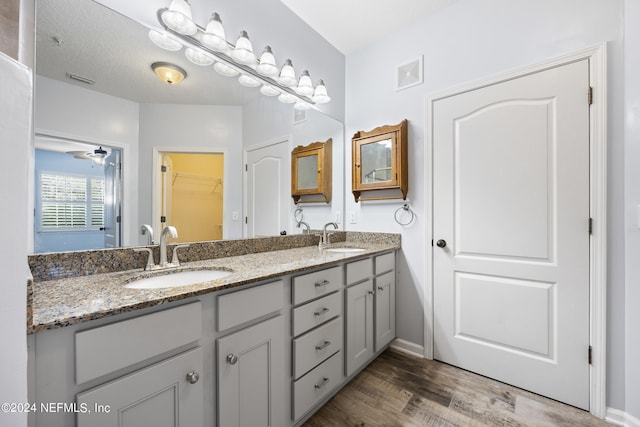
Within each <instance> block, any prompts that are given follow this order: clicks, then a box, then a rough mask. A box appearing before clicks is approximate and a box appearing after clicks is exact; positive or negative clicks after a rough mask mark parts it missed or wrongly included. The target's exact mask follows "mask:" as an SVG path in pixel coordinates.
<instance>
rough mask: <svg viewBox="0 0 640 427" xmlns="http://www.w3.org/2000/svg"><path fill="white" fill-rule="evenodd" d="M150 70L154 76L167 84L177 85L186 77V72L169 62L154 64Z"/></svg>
mask: <svg viewBox="0 0 640 427" xmlns="http://www.w3.org/2000/svg"><path fill="white" fill-rule="evenodd" d="M151 69H152V70H153V72H154V73H156V76H158V78H159V79H160V80H162V81H163V82H165V83H167V84H177V83H180V82H181V81H182V80H184V79H185V77H187V72H186V71H185V70H183V69H182V68H180V67H178V66H177V65H174V64H171V63H169V62H154V63H153V64H151Z"/></svg>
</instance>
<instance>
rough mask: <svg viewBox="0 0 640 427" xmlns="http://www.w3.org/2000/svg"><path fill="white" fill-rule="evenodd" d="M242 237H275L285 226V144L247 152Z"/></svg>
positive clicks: (287, 172)
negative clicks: (245, 195)
mask: <svg viewBox="0 0 640 427" xmlns="http://www.w3.org/2000/svg"><path fill="white" fill-rule="evenodd" d="M246 174H247V199H246V203H247V208H246V217H245V226H246V227H245V237H259V236H277V235H279V234H281V233H282V232H285V233H286V232H287V228H288V227H287V224H288V223H289V195H288V192H289V184H290V182H291V178H290V166H289V141H282V142H279V143H277V144H272V145H269V146H266V147H262V148H257V149H254V150H249V151H247V167H246Z"/></svg>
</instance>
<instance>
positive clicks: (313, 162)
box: [291, 138, 332, 204]
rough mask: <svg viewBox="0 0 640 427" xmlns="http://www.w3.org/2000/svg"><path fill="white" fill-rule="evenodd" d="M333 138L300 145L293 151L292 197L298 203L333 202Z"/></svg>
mask: <svg viewBox="0 0 640 427" xmlns="http://www.w3.org/2000/svg"><path fill="white" fill-rule="evenodd" d="M331 146H332V140H331V138H329V139H328V140H326V141H325V142H314V143H311V144H309V145H306V146H298V147H296V148H294V149H293V151H292V152H291V197H293V201H294V202H295V203H296V204H298V203H318V202H324V203H331V182H332V176H331V163H332V153H331Z"/></svg>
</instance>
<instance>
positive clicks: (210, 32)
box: [202, 12, 228, 52]
mask: <svg viewBox="0 0 640 427" xmlns="http://www.w3.org/2000/svg"><path fill="white" fill-rule="evenodd" d="M202 43H204V45H205V46H207V47H209V48H211V49H213V50H215V51H216V52H225V51H226V50H227V48H228V45H227V39H226V35H225V33H224V27H223V26H222V21H221V20H220V15H218V14H217V13H215V12H214V13H213V14H212V15H211V19H210V20H209V24H207V29H206V30H205V33H204V34H203V35H202Z"/></svg>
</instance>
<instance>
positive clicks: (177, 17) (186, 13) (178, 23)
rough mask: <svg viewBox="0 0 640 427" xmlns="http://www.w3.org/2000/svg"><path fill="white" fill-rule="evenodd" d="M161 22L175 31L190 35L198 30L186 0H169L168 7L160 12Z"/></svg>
mask: <svg viewBox="0 0 640 427" xmlns="http://www.w3.org/2000/svg"><path fill="white" fill-rule="evenodd" d="M162 22H164V23H165V24H166V26H167V27H169V28H171V29H172V30H173V31H175V32H176V33H180V34H184V35H187V36H192V35H194V34H195V33H197V32H198V27H197V26H196V24H195V23H194V22H193V17H192V16H191V6H189V3H187V2H186V0H171V4H170V5H169V8H168V9H167V10H165V11H164V12H162Z"/></svg>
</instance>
